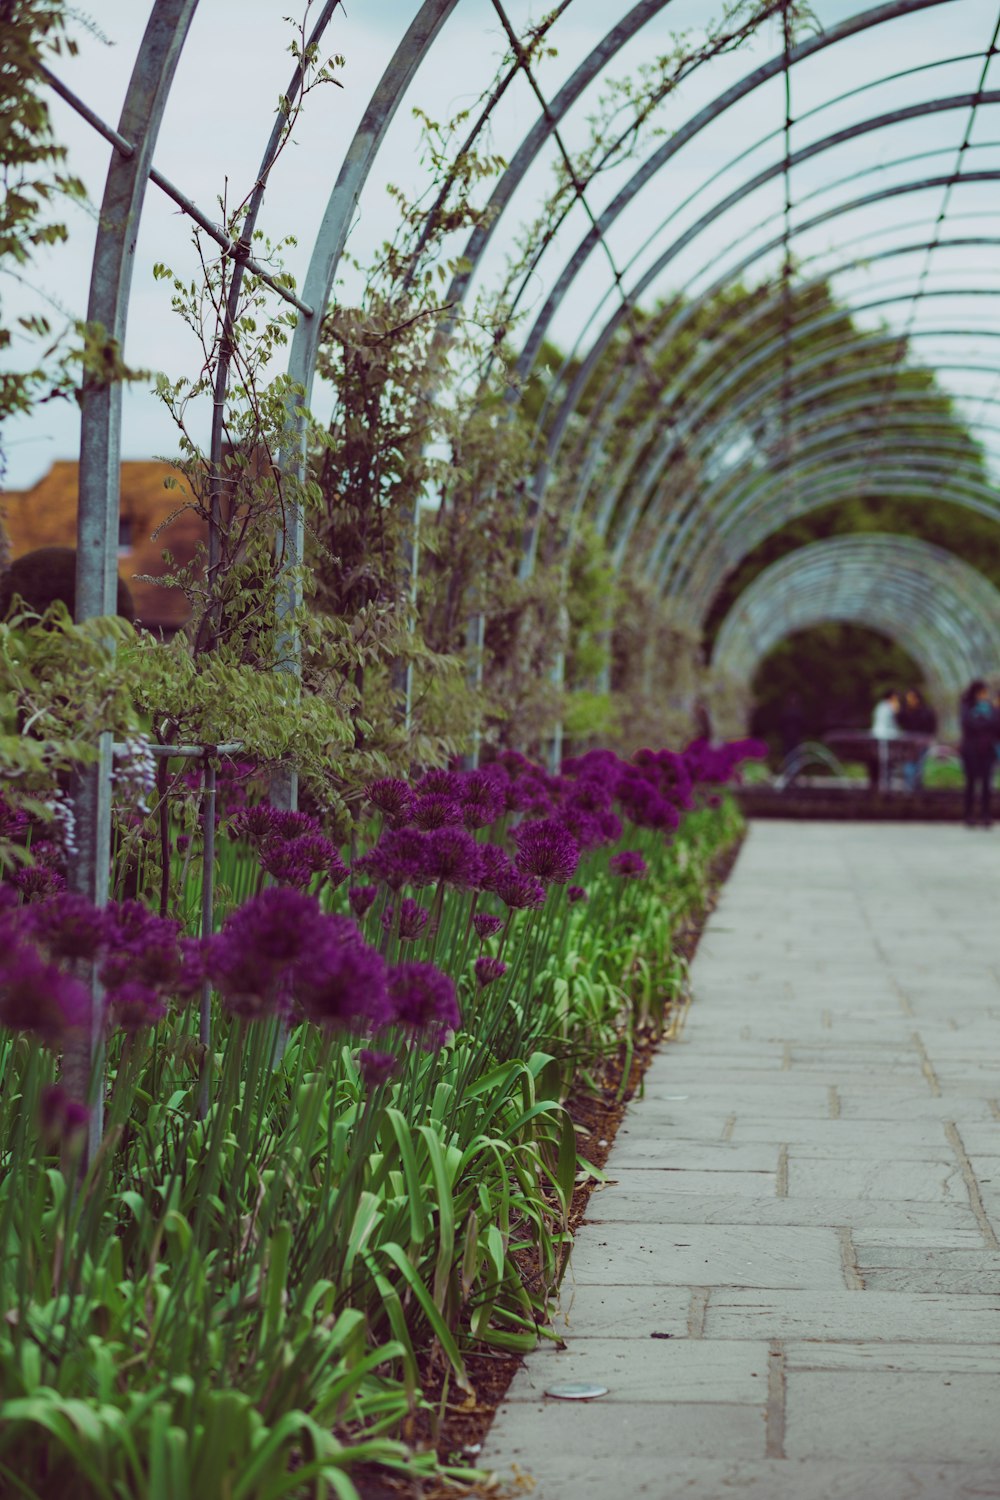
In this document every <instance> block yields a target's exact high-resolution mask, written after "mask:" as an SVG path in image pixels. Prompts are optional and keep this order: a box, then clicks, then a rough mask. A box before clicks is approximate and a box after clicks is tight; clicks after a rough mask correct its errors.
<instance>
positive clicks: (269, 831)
mask: <svg viewBox="0 0 1000 1500" xmlns="http://www.w3.org/2000/svg"><path fill="white" fill-rule="evenodd" d="M275 819H276V814H275V810H274V808H273V807H269V806H268V804H267V803H266V802H260V803H258V804H257V806H256V807H243V808H241V809H240V811H239V812H238V813H235V814H234V815H233V817H231V818H230V820H229V824H228V828H227V831H228V833H229V834H230V836H231V837H232V838H234V839H247V840H249V842H250V843H259V842H260V841H261V840H262V839H268V838H272V837H273V836H274V835H275V834H276V833H277V831H278V830H277V826H276V821H275Z"/></svg>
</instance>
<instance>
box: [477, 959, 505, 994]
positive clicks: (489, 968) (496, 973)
mask: <svg viewBox="0 0 1000 1500" xmlns="http://www.w3.org/2000/svg"><path fill="white" fill-rule="evenodd" d="M474 968H475V971H476V983H477V984H478V986H479V988H480V989H481V990H484V989H485V988H486V986H487V985H488V984H492V983H493V981H494V979H502V978H503V976H504V975H505V974H506V972H507V965H506V964H505V963H504V961H503V959H502V958H491V957H490V955H489V954H485V955H484V956H483V957H482V958H477V959H476V962H475V964H474Z"/></svg>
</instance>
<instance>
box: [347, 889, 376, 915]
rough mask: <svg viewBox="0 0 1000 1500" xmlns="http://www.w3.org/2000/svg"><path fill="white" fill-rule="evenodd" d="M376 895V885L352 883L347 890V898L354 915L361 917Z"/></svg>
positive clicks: (368, 908) (369, 908)
mask: <svg viewBox="0 0 1000 1500" xmlns="http://www.w3.org/2000/svg"><path fill="white" fill-rule="evenodd" d="M377 895H378V886H377V885H352V886H351V888H350V890H349V891H348V892H347V899H348V901H349V903H350V907H351V911H352V912H353V913H354V915H355V916H356V917H363V916H365V915H366V913H367V912H369V911H370V910H371V908H372V906H373V905H374V902H375V897H376V896H377Z"/></svg>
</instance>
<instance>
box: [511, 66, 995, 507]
mask: <svg viewBox="0 0 1000 1500" xmlns="http://www.w3.org/2000/svg"><path fill="white" fill-rule="evenodd" d="M973 98H974V96H971V95H967V94H966V95H959V96H951V97H950V98H949V99H947V100H935V101H926V102H925V103H924V104H922V105H919V106H912V107H911V108H910V109H908V110H905V111H902V110H897V111H892V112H891V113H890V114H887V115H883V116H880V117H877V118H876V119H874V120H870V121H866V122H864V123H863V125H856V126H852V127H849V128H848V129H846V130H844V131H839V132H837V133H836V135H834V136H830V137H827V138H826V139H825V141H823V142H814V143H811V145H810V146H808V147H803V148H802V150H801V151H800V152H797V153H795V155H794V157H793V165H795V164H796V163H797V162H799V161H802V160H804V159H806V157H807V156H812V155H817V154H818V153H819V151H820V150H821V149H830V148H832V147H833V146H835V145H839V144H842V143H843V142H844V141H845V140H851V139H854V138H857V137H858V136H860V135H862V134H864V133H865V132H866V131H868V132H870V131H873V130H876V129H882V128H884V127H885V126H886V125H888V124H890V123H899V122H900V121H901V120H905V119H911V118H914V117H915V116H916V114H918V113H919V114H923V115H926V114H930V113H933V112H935V110H943V109H957V108H968V107H969V105H970V103H971V101H972V99H973ZM988 102H990V103H1000V91H997V90H992V91H990V97H989V101H988ZM783 167H784V163H778V164H777V165H775V166H772V167H770V168H768V169H767V171H766V172H762V173H760V174H758V176H757V178H756V179H754V180H752V181H751V182H750V183H747V184H744V186H743V188H742V189H740V190H737V191H736V192H734V193H731V194H730V195H729V196H728V197H727V198H726V199H724V200H723V201H722V202H721V203H719V204H717V205H716V206H715V208H714V209H712V210H711V211H710V212H709V213H706V214H704V215H703V216H702V218H701V219H700V220H699V221H698V222H697V224H695V225H692V226H691V228H689V229H688V230H686V231H685V232H684V234H682V235H680V236H679V237H678V238H677V239H676V240H675V241H674V242H673V244H672V245H670V246H668V247H667V249H666V250H664V252H663V253H662V254H661V255H660V256H659V257H658V258H657V260H656V261H655V263H654V264H653V265H652V266H651V267H649V268H648V270H647V271H645V272H644V273H643V275H642V276H641V277H640V278H639V281H638V282H637V284H636V285H635V286H634V287H633V288H632V291H631V293H630V299H631V300H632V301H634V300H635V299H636V298H638V297H640V296H641V295H642V294H643V293H644V292H645V291H647V290H648V288H649V287H650V286H651V285H652V283H653V282H654V281H655V280H656V278H657V277H658V276H659V275H660V274H661V273H662V272H663V271H664V270H665V269H666V267H667V266H668V265H669V264H670V262H671V261H672V260H673V259H674V258H675V257H676V256H677V255H679V254H680V253H681V251H682V250H684V249H686V248H687V247H688V245H690V244H691V243H692V242H693V241H694V240H695V239H697V237H698V235H700V234H701V233H702V232H703V231H704V230H705V229H706V228H708V227H709V226H710V225H711V224H712V223H714V221H715V220H716V219H717V218H719V217H721V216H722V214H724V213H725V212H727V211H728V209H729V208H731V207H733V206H735V204H736V203H738V202H740V201H741V199H742V197H744V196H745V194H746V193H748V192H750V191H753V190H754V189H755V188H756V187H759V186H761V185H762V184H764V183H766V182H769V181H772V180H774V179H775V178H777V177H779V176H780V175H781V172H782V170H783ZM998 178H1000V172H996V171H976V172H968V173H963V175H962V182H963V184H965V183H970V184H971V183H976V182H994V181H996V180H998ZM951 181H952V176H951V174H949V175H947V176H936V177H926V178H923V179H921V180H920V181H918V182H912V183H901V184H892V185H890V186H889V187H886V188H883V189H881V190H880V191H879V192H878V193H873V194H866V195H863V196H862V197H859V198H856V199H853V200H852V201H851V202H848V203H844V204H838V205H836V206H835V207H834V208H831V209H827V210H825V211H824V212H822V213H820V214H817V215H814V216H813V218H812V219H811V220H809V221H807V222H806V223H803V224H799V225H796V226H794V228H793V231H792V233H793V235H794V237H795V238H798V237H799V236H800V235H802V234H804V233H806V232H808V231H809V230H810V229H814V228H817V227H819V225H821V224H823V223H826V222H829V220H831V219H833V218H837V217H840V216H841V215H843V214H846V213H851V212H853V211H855V210H856V209H858V208H864V207H868V206H870V205H874V204H875V203H881V202H884V201H886V200H888V199H890V198H895V197H901V196H903V195H904V194H905V193H911V192H923V191H926V190H928V189H930V188H935V187H945V186H947V185H948V184H949V183H950V182H951ZM743 238H745V236H744V237H743ZM784 243H785V236H784V234H782V235H779V236H778V237H777V238H776V239H774V240H772V241H771V242H770V243H769V244H768V245H765V246H761V247H759V248H758V250H757V251H756V252H755V253H754V255H753V256H752V257H750V259H749V262H748V263H749V264H752V263H753V261H754V260H758V259H760V257H761V256H762V255H764V254H766V253H767V252H768V251H770V250H773V249H779V248H781V246H782V245H783V244H784ZM740 269H741V268H740V267H736V268H735V269H734V268H730V269H729V272H728V273H727V276H726V278H725V283H724V284H729V283H730V282H731V280H732V277H733V276H734V275H737V274H739V270H740ZM622 317H623V314H622V313H621V311H619V310H616V311H615V312H614V313H612V314H611V316H610V317H609V318H608V320H607V322H606V323H605V325H604V327H603V329H602V330H601V332H600V333H599V334H598V336H597V338H596V339H595V340H594V342H593V343H592V345H591V348H590V350H589V351H588V353H587V356H586V358H585V359H584V360H582V361H581V363H580V366H579V369H578V370H577V372H576V374H575V376H574V378H573V380H572V382H571V384H570V386H569V389H568V390H567V392H566V395H565V396H564V398H563V400H562V402H561V403H560V406H559V410H558V412H557V414H556V417H555V419H554V421H553V422H552V424H551V426H550V428H549V431H548V441H547V444H546V452H545V457H544V459H543V460H542V463H541V465H540V467H539V473H538V476H537V481H536V482H537V484H538V487H539V492H542V491H544V487H545V483H546V481H547V478H548V474H549V471H550V470H551V467H552V464H553V462H554V460H555V457H556V455H557V453H558V451H559V448H560V447H561V445H562V439H563V436H564V434H565V430H566V425H567V423H568V421H569V419H570V418H571V416H572V415H573V412H574V411H575V409H576V406H577V404H578V402H579V400H580V397H581V396H582V395H583V392H584V390H585V389H586V387H587V385H588V383H589V381H590V378H591V376H592V375H593V373H594V370H595V368H596V366H597V364H598V362H599V360H600V359H601V357H602V356H603V354H604V352H605V350H606V349H607V347H608V345H609V344H610V341H611V339H612V337H613V336H614V334H615V333H616V332H617V330H618V328H619V327H620V326H621V322H622Z"/></svg>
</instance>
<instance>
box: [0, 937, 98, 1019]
mask: <svg viewBox="0 0 1000 1500" xmlns="http://www.w3.org/2000/svg"><path fill="white" fill-rule="evenodd" d="M89 1019H90V994H89V992H88V991H87V990H86V989H85V988H84V986H83V985H82V984H81V983H80V981H79V980H78V979H74V978H73V977H72V976H71V975H69V974H64V973H63V971H62V969H60V968H58V967H57V966H56V965H55V964H50V963H46V962H45V960H44V959H43V958H42V956H41V954H40V953H38V952H37V951H36V950H35V949H34V948H29V947H28V946H27V945H26V944H23V943H15V944H13V945H12V946H8V947H5V948H4V950H3V953H2V954H0V1026H2V1027H4V1028H5V1029H6V1030H7V1031H29V1032H32V1033H33V1034H34V1035H35V1036H37V1037H40V1038H41V1040H42V1041H43V1042H49V1043H53V1044H57V1043H59V1042H60V1041H61V1040H62V1039H63V1037H64V1036H65V1035H66V1033H67V1032H68V1031H74V1030H78V1029H81V1028H83V1027H84V1026H86V1025H87V1023H88V1021H89Z"/></svg>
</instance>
